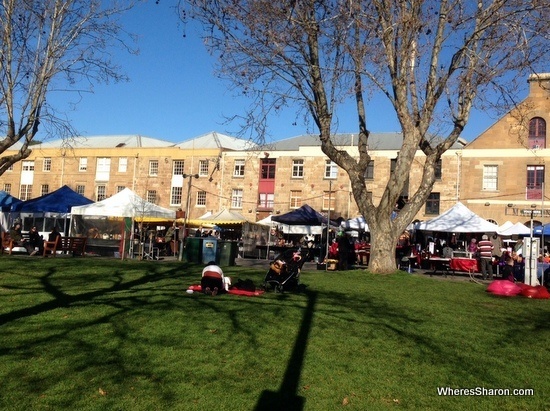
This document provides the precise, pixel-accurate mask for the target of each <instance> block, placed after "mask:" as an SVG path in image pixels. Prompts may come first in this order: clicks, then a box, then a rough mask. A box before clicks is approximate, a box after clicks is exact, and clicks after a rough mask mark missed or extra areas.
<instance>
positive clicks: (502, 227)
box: [497, 220, 514, 233]
mask: <svg viewBox="0 0 550 411" xmlns="http://www.w3.org/2000/svg"><path fill="white" fill-rule="evenodd" d="M513 225H514V223H512V222H511V221H510V220H508V221H506V222H505V223H504V224H502V225H499V226H498V231H497V233H498V232H500V231H506V230H508V229H509V228H510V227H512V226H513Z"/></svg>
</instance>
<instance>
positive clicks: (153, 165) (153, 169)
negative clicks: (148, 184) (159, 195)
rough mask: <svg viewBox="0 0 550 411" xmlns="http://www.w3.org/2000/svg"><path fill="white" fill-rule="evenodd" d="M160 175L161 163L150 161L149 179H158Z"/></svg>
mask: <svg viewBox="0 0 550 411" xmlns="http://www.w3.org/2000/svg"><path fill="white" fill-rule="evenodd" d="M158 175H159V161H158V160H149V177H158Z"/></svg>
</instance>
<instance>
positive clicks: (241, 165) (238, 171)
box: [233, 158, 246, 178]
mask: <svg viewBox="0 0 550 411" xmlns="http://www.w3.org/2000/svg"><path fill="white" fill-rule="evenodd" d="M245 165H246V161H245V160H243V159H240V158H239V159H235V161H234V163H233V177H236V178H243V177H244V170H245Z"/></svg>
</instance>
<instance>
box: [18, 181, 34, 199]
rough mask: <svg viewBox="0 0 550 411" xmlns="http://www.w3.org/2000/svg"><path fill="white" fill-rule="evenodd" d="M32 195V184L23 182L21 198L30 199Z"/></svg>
mask: <svg viewBox="0 0 550 411" xmlns="http://www.w3.org/2000/svg"><path fill="white" fill-rule="evenodd" d="M31 196H32V184H21V190H20V194H19V199H20V200H23V201H27V200H30V199H31Z"/></svg>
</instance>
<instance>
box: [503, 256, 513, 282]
mask: <svg viewBox="0 0 550 411" xmlns="http://www.w3.org/2000/svg"><path fill="white" fill-rule="evenodd" d="M502 278H503V279H504V280H508V281H511V282H514V259H513V258H512V256H510V255H508V256H507V257H506V264H505V265H504V267H502Z"/></svg>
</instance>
